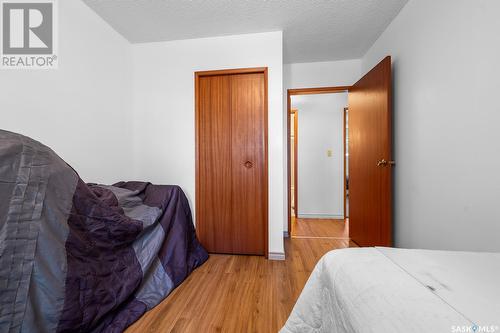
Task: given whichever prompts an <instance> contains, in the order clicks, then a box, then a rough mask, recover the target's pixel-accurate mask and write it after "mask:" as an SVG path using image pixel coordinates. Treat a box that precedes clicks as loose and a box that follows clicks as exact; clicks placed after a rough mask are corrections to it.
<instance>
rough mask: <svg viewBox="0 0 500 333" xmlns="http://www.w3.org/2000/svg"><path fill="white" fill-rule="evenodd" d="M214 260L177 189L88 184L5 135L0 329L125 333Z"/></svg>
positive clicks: (50, 155) (46, 153)
mask: <svg viewBox="0 0 500 333" xmlns="http://www.w3.org/2000/svg"><path fill="white" fill-rule="evenodd" d="M207 258H208V254H207V252H206V251H205V250H204V249H203V247H202V246H201V245H200V244H199V242H198V240H197V239H196V235H195V231H194V226H193V222H192V218H191V211H190V209H189V204H188V201H187V199H186V196H185V195H184V193H183V192H182V190H181V189H180V188H179V187H178V186H159V185H152V184H149V183H143V182H121V183H117V184H114V185H113V186H104V185H95V184H85V183H84V182H83V181H82V180H81V179H80V178H79V177H78V174H77V173H76V172H75V171H74V170H73V169H72V168H71V167H69V166H68V165H67V164H66V163H65V162H64V161H63V160H62V159H60V158H59V157H58V156H57V155H56V154H55V153H54V152H53V151H52V150H50V149H49V148H47V147H46V146H44V145H42V144H40V143H38V142H36V141H34V140H31V139H29V138H27V137H24V136H21V135H18V134H14V133H10V132H5V131H0V332H88V331H90V332H122V331H123V330H124V329H125V328H126V327H128V326H129V325H130V324H132V323H133V322H134V321H136V320H137V319H138V318H139V317H140V316H141V315H142V314H144V312H145V311H147V310H149V309H151V308H152V307H154V306H155V305H157V304H158V303H159V302H161V301H162V300H163V299H164V298H165V297H166V296H167V295H168V294H169V293H170V292H171V291H172V290H173V289H174V288H175V287H176V286H178V285H179V284H180V283H181V282H182V281H183V280H184V279H185V278H186V277H187V276H188V275H189V274H190V273H191V272H192V271H193V270H194V269H195V268H196V267H198V266H200V265H201V264H202V263H204V262H205V261H206V260H207Z"/></svg>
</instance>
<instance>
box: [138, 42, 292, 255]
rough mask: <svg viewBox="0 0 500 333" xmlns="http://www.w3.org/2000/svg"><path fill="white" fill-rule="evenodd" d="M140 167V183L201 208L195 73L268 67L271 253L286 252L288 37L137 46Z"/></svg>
mask: <svg viewBox="0 0 500 333" xmlns="http://www.w3.org/2000/svg"><path fill="white" fill-rule="evenodd" d="M133 58H134V93H135V95H134V109H135V115H134V126H135V129H134V135H135V138H136V140H135V153H134V156H135V162H136V171H137V176H138V178H139V179H142V180H147V181H152V182H155V183H160V184H178V185H180V186H181V187H182V188H183V189H184V190H185V192H186V193H187V196H188V197H189V199H190V201H191V207H192V208H194V206H195V205H194V200H195V124H194V111H195V109H194V72H196V71H202V70H214V69H229V68H243V67H268V68H269V73H268V75H269V82H268V84H269V110H268V112H269V114H268V125H269V126H268V127H269V136H268V140H269V152H268V153H269V160H268V161H269V237H270V238H269V251H270V252H275V253H283V252H284V249H283V235H282V225H283V223H284V220H285V215H284V213H285V212H286V210H285V191H284V188H285V184H284V179H285V178H284V173H285V170H286V169H285V160H284V157H285V149H284V142H283V139H284V137H285V134H284V129H285V128H286V127H285V123H284V116H283V104H282V103H283V99H282V92H283V82H282V80H283V55H282V33H281V32H271V33H261V34H249V35H237V36H226V37H216V38H203V39H191V40H182V41H172V42H163V43H150V44H140V45H134V46H133Z"/></svg>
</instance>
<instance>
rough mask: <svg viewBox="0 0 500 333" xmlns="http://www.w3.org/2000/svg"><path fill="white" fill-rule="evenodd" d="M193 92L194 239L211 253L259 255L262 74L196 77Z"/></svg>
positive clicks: (263, 210)
mask: <svg viewBox="0 0 500 333" xmlns="http://www.w3.org/2000/svg"><path fill="white" fill-rule="evenodd" d="M209 74H210V73H209ZM198 75H199V74H198ZM196 90H197V198H196V206H197V210H196V227H197V232H198V236H199V238H200V241H201V243H202V244H203V245H204V246H205V247H206V248H207V250H208V251H209V252H213V253H233V254H256V255H264V254H265V252H266V243H267V235H266V232H267V228H266V227H267V161H266V156H267V154H266V127H267V118H266V112H267V111H266V104H267V102H266V78H265V72H257V73H253V72H250V73H237V72H236V73H230V74H224V73H221V74H218V75H199V76H197V87H196Z"/></svg>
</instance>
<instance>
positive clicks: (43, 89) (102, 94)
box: [0, 0, 133, 183]
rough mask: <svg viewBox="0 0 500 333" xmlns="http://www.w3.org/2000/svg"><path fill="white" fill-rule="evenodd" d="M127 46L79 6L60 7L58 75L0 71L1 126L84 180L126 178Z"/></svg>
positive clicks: (67, 1) (68, 2)
mask: <svg viewBox="0 0 500 333" xmlns="http://www.w3.org/2000/svg"><path fill="white" fill-rule="evenodd" d="M131 63H132V59H131V49H130V45H129V43H128V42H127V41H126V40H125V39H124V38H123V37H121V36H120V35H118V34H117V33H116V32H115V31H114V30H113V29H111V28H110V27H109V26H108V25H107V24H106V23H105V22H104V21H103V20H102V19H101V18H99V17H98V16H97V15H96V14H95V13H94V12H93V11H92V10H90V9H89V8H88V7H87V6H86V5H85V4H83V2H81V1H80V0H64V1H59V69H57V70H31V71H30V70H0V91H1V93H0V119H1V122H0V128H2V129H6V130H10V131H13V132H18V133H22V134H24V135H27V136H30V137H33V138H35V139H37V140H39V141H41V142H43V143H45V144H46V145H48V146H50V147H51V148H52V149H54V150H55V151H56V152H57V153H58V154H59V155H60V156H61V157H62V158H63V159H65V160H66V161H67V162H68V163H69V164H71V165H72V166H73V167H74V168H75V169H76V170H77V171H78V172H79V173H80V176H81V177H82V178H83V179H84V180H85V181H88V182H103V183H112V182H115V181H117V180H121V179H130V178H131V177H132V175H133V169H132V163H131V162H132V155H131V153H132V151H131V146H132V137H131V131H132V121H131V120H132V107H131V104H132V98H131V92H132V90H131V89H132V81H131V75H132V70H131V68H130V67H131Z"/></svg>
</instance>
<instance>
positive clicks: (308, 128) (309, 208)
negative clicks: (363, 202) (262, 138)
mask: <svg viewBox="0 0 500 333" xmlns="http://www.w3.org/2000/svg"><path fill="white" fill-rule="evenodd" d="M346 108H347V87H331V88H312V89H295V90H289V91H288V109H289V117H288V118H289V119H288V124H289V126H288V133H289V149H290V150H289V151H290V154H289V156H290V163H289V176H290V177H289V181H290V188H289V198H290V201H289V204H290V206H289V208H290V209H289V215H290V218H289V229H288V230H289V234H290V235H291V236H292V237H296V238H302V237H304V238H310V237H318V238H321V237H328V238H343V239H348V223H347V220H346V216H347V214H346V210H345V209H346V204H345V199H346V198H345V197H346V192H347V191H346V189H345V187H346V171H345V168H346V161H345V151H346V150H345V147H346V142H345V140H346V139H345V137H346V134H345V132H346V129H345V127H346V125H345V119H346V116H345V110H346Z"/></svg>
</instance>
